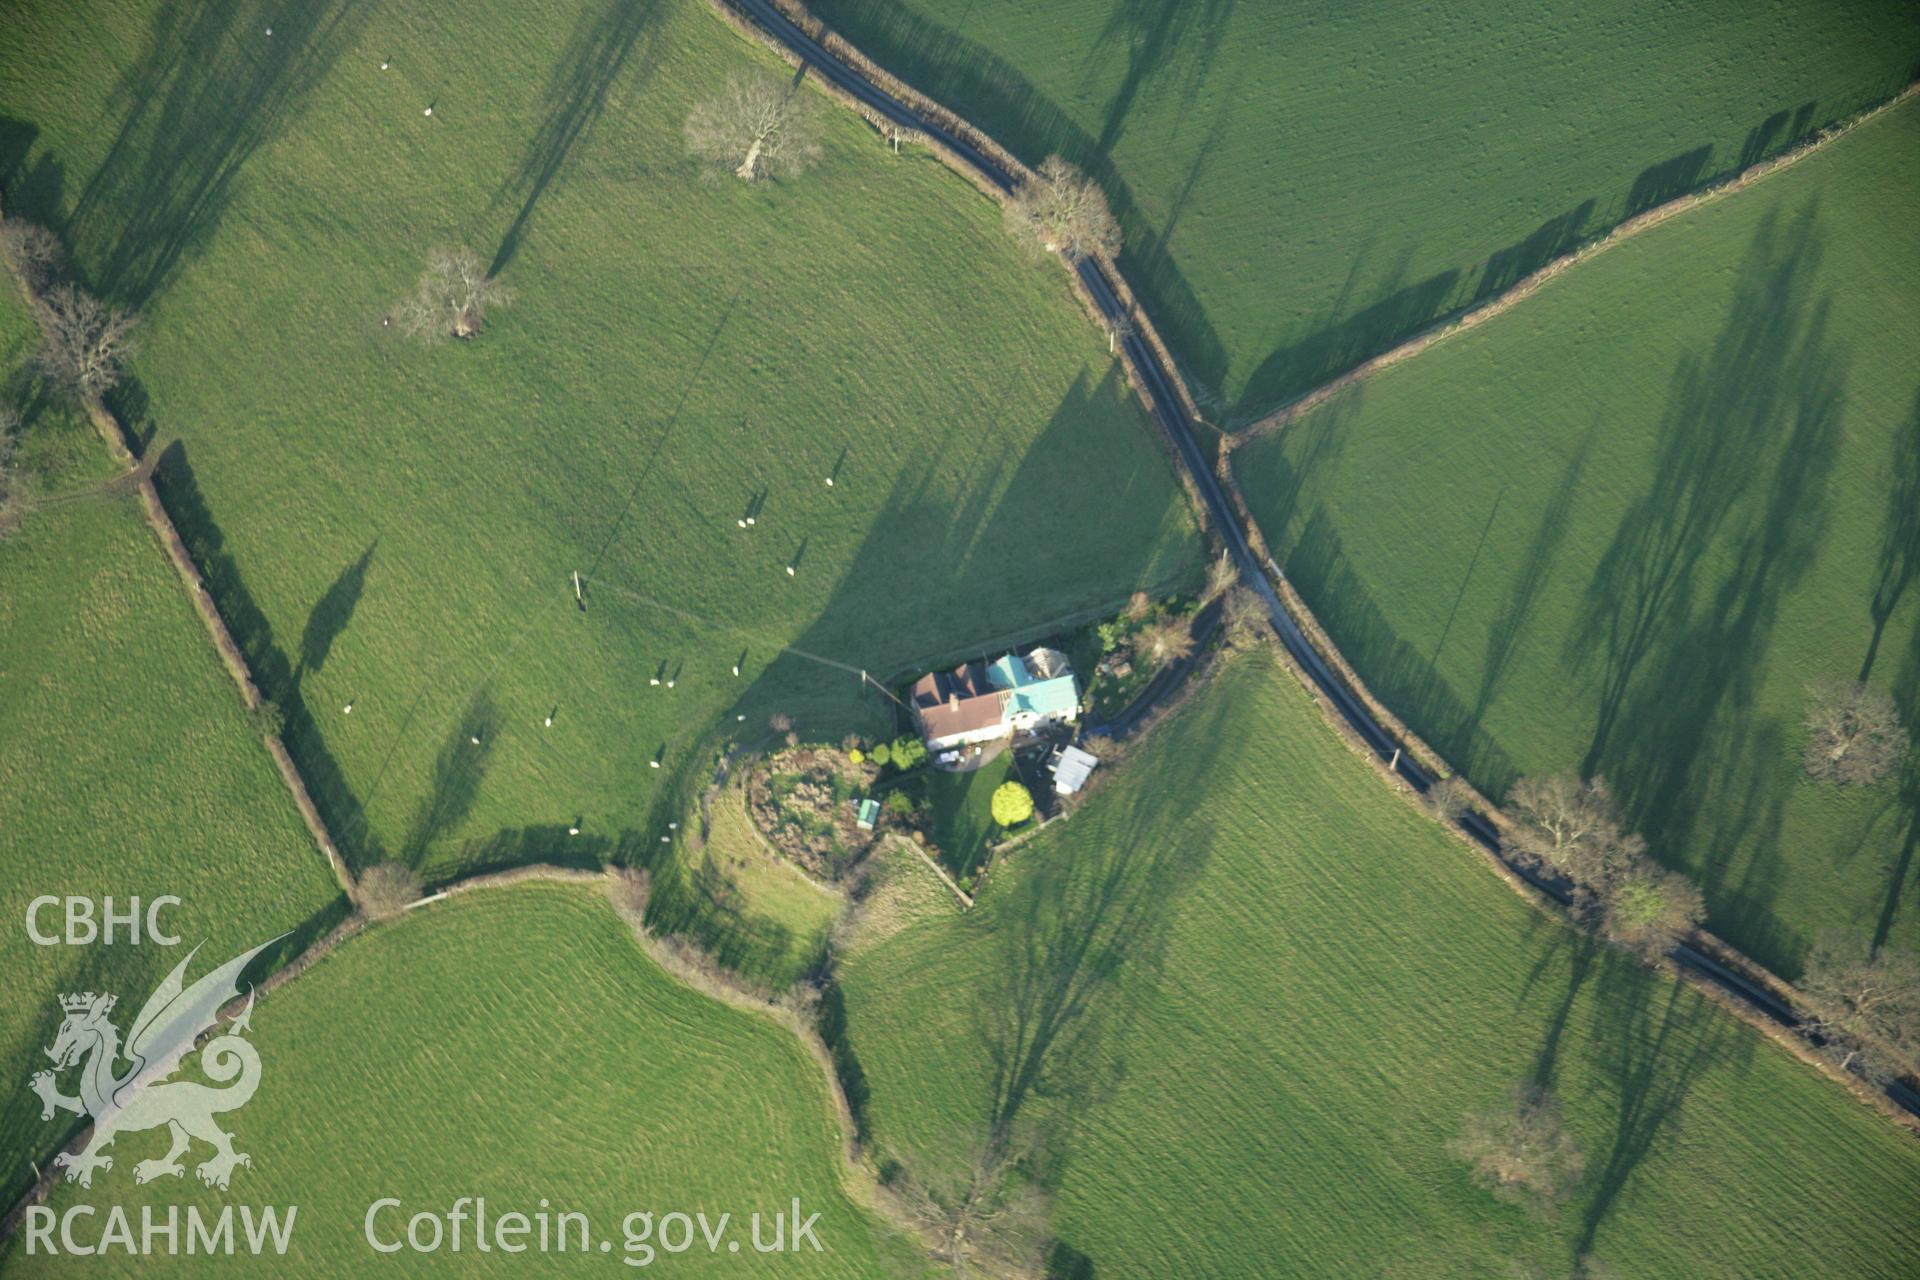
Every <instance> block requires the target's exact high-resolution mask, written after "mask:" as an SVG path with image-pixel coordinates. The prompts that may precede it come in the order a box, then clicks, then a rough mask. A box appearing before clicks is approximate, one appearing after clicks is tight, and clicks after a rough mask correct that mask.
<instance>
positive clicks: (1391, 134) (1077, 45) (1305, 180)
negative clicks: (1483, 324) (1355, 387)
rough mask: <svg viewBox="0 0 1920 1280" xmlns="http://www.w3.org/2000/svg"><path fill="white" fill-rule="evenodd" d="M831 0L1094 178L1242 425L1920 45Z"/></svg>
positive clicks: (1104, 5)
mask: <svg viewBox="0 0 1920 1280" xmlns="http://www.w3.org/2000/svg"><path fill="white" fill-rule="evenodd" d="M812 7H813V8H814V10H815V11H816V12H817V13H819V14H820V15H821V16H822V17H823V18H825V19H826V20H827V21H828V22H829V23H830V24H832V25H834V26H836V27H837V28H839V29H840V30H841V31H843V32H845V33H846V35H847V36H848V37H849V38H850V39H851V40H852V41H853V42H854V43H855V44H856V45H858V46H860V47H861V48H862V49H863V50H864V51H866V52H867V53H868V54H870V55H872V56H873V57H874V58H875V59H877V60H878V61H879V62H880V63H881V64H882V65H884V66H886V67H887V68H888V69H889V70H892V71H895V72H897V73H899V74H900V75H901V76H903V77H904V78H905V79H906V80H908V81H909V82H910V83H912V84H913V85H914V86H915V87H916V88H919V89H921V90H924V91H926V92H928V93H930V94H931V95H933V96H934V97H935V98H937V99H939V100H940V101H942V102H943V103H945V104H946V105H948V106H950V107H952V108H954V109H955V110H957V111H958V112H959V113H960V114H961V115H963V116H965V117H967V118H968V119H970V120H972V121H973V122H974V123H976V124H978V125H980V126H981V127H982V128H984V129H985V130H986V131H987V132H988V133H989V134H991V135H992V136H993V137H995V138H996V139H998V140H999V141H1000V142H1002V143H1004V144H1006V145H1007V146H1008V147H1010V148H1011V149H1012V150H1013V151H1014V152H1015V153H1016V154H1017V155H1019V156H1020V157H1021V158H1022V159H1023V160H1026V161H1028V162H1037V161H1038V160H1040V159H1041V158H1043V157H1044V156H1046V155H1047V154H1048V153H1050V152H1059V153H1062V154H1064V155H1066V156H1067V157H1069V158H1070V159H1073V160H1075V161H1077V162H1079V163H1080V164H1082V165H1083V166H1085V167H1086V168H1087V169H1088V170H1089V171H1090V172H1092V173H1094V174H1095V175H1096V176H1098V177H1099V178H1100V180H1101V182H1102V184H1103V185H1104V186H1105V188H1106V190H1107V192H1108V195H1109V198H1110V199H1111V201H1112V203H1113V205H1114V208H1115V211H1116V212H1117V213H1118V214H1119V215H1120V218H1121V222H1122V225H1123V227H1124V230H1125V232H1126V236H1127V244H1128V248H1127V250H1126V252H1125V254H1124V255H1123V258H1122V263H1121V265H1122V267H1123V269H1124V270H1125V272H1126V275H1127V279H1128V280H1129V281H1130V282H1131V283H1132V285H1133V287H1134V290H1135V291H1136V292H1137V293H1138V294H1139V295H1140V297H1141V298H1142V300H1143V301H1144V302H1145V304H1146V307H1147V310H1148V312H1149V313H1150V314H1151V315H1152V316H1153V319H1154V322H1155V324H1156V325H1157V326H1158V327H1159V328H1160V329H1161V332H1162V333H1163V335H1164V336H1165V337H1166V339H1167V341H1168V342H1169V343H1170V344H1171V345H1172V347H1173V349H1174V351H1175V353H1176V354H1177V356H1178V357H1179V359H1180V362H1181V364H1182V366H1183V369H1184V371H1185V372H1186V374H1187V375H1188V378H1189V380H1190V381H1191V382H1194V383H1196V384H1198V386H1199V387H1200V388H1204V389H1205V392H1206V393H1207V394H1208V396H1209V397H1210V399H1211V403H1210V405H1209V416H1211V417H1215V418H1217V419H1219V420H1221V421H1222V422H1228V423H1239V422H1243V421H1245V420H1247V419H1249V418H1251V417H1255V416H1258V415H1259V414H1261V413H1263V412H1265V411H1266V410H1268V409H1271V408H1272V407H1274V405H1275V404H1276V403H1277V402H1279V401H1281V400H1283V399H1286V398H1288V397H1291V396H1295V395H1298V394H1300V393H1301V392H1303V391H1306V390H1308V389H1309V388H1311V387H1314V386H1317V385H1319V384H1320V383H1322V382H1325V381H1326V380H1327V379H1329V378H1330V377H1332V376H1334V375H1336V374H1339V373H1341V372H1343V371H1344V370H1346V369H1347V368H1349V367H1350V366H1352V365H1354V364H1356V363H1358V362H1359V361H1360V360H1362V359H1364V358H1366V357H1367V356H1369V355H1371V354H1373V353H1374V352H1377V351H1379V350H1382V349H1383V348H1385V347H1387V346H1390V345H1391V344H1392V343H1393V341H1394V340H1395V339H1396V338H1399V337H1402V336H1404V335H1405V334H1407V333H1408V332H1410V331H1412V330H1414V329H1417V328H1419V327H1421V326H1422V325H1424V324H1426V323H1428V322H1429V321H1431V320H1432V319H1433V318H1435V317H1436V316H1438V315H1441V314H1443V313H1445V312H1447V311H1449V310H1451V309H1453V308H1456V307H1459V306H1461V305H1463V304H1467V303H1470V302H1472V301H1473V300H1475V299H1477V298H1480V297H1484V296H1486V295H1487V294H1490V293H1494V292H1497V291H1499V290H1500V289H1503V288H1505V287H1506V286H1507V285H1508V284H1510V283H1512V281H1513V280H1515V279H1517V278H1518V277H1519V276H1521V275H1523V274H1525V273H1526V272H1527V271H1530V270H1532V269H1533V268H1534V267H1537V266H1539V265H1540V264H1541V263H1542V262H1544V261H1546V260H1547V259H1548V258H1549V257H1551V256H1553V255H1554V254H1556V253H1559V252H1564V251H1565V249H1567V248H1568V247H1570V246H1571V245H1572V244H1574V243H1577V242H1578V241H1579V240H1580V239H1582V238H1584V237H1587V236H1592V235H1594V234H1597V233H1598V232H1600V231H1603V230H1604V229H1605V228H1607V227H1608V226H1610V225H1612V224H1613V223H1615V222H1617V221H1618V220H1619V219H1620V218H1622V217H1623V216H1626V215H1629V214H1632V213H1635V212H1637V211H1639V210H1640V209H1641V208H1644V207H1646V206H1647V205H1649V204H1652V203H1656V202H1658V201H1659V200H1661V199H1665V198H1667V197H1670V196H1672V195H1674V194H1677V193H1678V192H1679V191H1682V190H1685V189H1686V188H1688V187H1690V186H1692V185H1695V184H1697V183H1699V182H1701V181H1703V180H1705V179H1707V178H1709V177H1712V176H1714V175H1716V174H1720V173H1723V172H1726V171H1729V170H1732V169H1735V168H1737V167H1739V166H1740V165H1742V164H1744V163H1748V162H1750V161H1751V160H1752V159H1754V158H1756V157H1757V156H1760V155H1763V154H1766V153H1768V152H1770V151H1773V150H1777V149H1779V148H1780V147H1782V146H1784V145H1786V144H1788V143H1789V142H1790V141H1792V140H1793V138H1795V137H1796V136H1798V135H1799V134H1802V133H1804V132H1806V131H1807V130H1808V129H1811V128H1817V127H1818V126H1819V125H1821V124H1823V123H1825V122H1828V121H1831V120H1834V119H1837V118H1840V117H1843V116H1845V115H1847V114H1848V113H1850V112H1852V111H1854V110H1857V109H1858V108H1860V107H1861V106H1863V105H1865V104H1867V103H1869V102H1872V101H1875V100H1878V99H1881V98H1884V97H1887V96H1889V95H1890V94H1892V93H1893V92H1895V91H1896V90H1898V89H1899V88H1900V87H1902V86H1903V85H1905V84H1906V83H1907V82H1908V81H1909V80H1910V79H1912V78H1913V77H1914V75H1915V73H1916V68H1917V67H1920V9H1916V8H1915V7H1914V6H1912V5H1910V4H1905V3H1902V2H1901V0H1773V2H1772V3H1766V4H1752V3H1747V2H1745V0H1709V2H1708V3H1701V4H1689V5H1679V6H1676V5H1670V4H1664V3H1660V2H1659V0H1628V2H1627V3H1616V4H1607V5H1586V6H1560V7H1559V8H1558V9H1557V10H1556V11H1554V12H1552V13H1547V12H1522V11H1520V10H1517V9H1515V7H1514V6H1512V5H1509V4H1502V3H1490V2H1488V0H1476V2H1474V3H1467V4H1458V3H1454V4H1446V3H1439V2H1438V0H1410V2H1407V3H1399V4H1392V5H1332V6H1328V5H1306V4H1300V3H1293V2H1287V0H972V2H971V3H966V4H957V5H956V4H950V3H941V2H940V0H815V3H814V4H813V6H812Z"/></svg>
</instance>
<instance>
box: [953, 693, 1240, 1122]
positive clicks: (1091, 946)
mask: <svg viewBox="0 0 1920 1280" xmlns="http://www.w3.org/2000/svg"><path fill="white" fill-rule="evenodd" d="M1216 714H1218V712H1217V711H1216ZM1195 740H1196V741H1204V742H1208V743H1217V742H1218V739H1217V738H1213V737H1209V736H1207V735H1204V734H1203V735H1196V737H1195ZM1224 749H1225V746H1224V744H1220V745H1219V746H1218V747H1217V748H1215V749H1208V750H1198V751H1192V752H1189V753H1187V754H1186V755H1185V756H1183V757H1181V758H1179V759H1178V760H1177V761H1163V762H1162V763H1163V765H1166V766H1168V767H1169V769H1170V776H1169V777H1168V778H1167V779H1166V785H1165V786H1164V787H1163V788H1162V789H1161V790H1159V791H1157V792H1156V793H1155V796H1154V797H1153V798H1152V799H1149V798H1147V797H1139V796H1136V797H1133V799H1132V802H1131V811H1130V812H1128V813H1127V814H1126V815H1125V816H1124V817H1123V818H1121V819H1120V820H1118V821H1117V822H1115V823H1114V829H1115V830H1116V831H1117V832H1119V833H1121V834H1120V836H1119V838H1118V839H1117V840H1116V841H1115V842H1114V843H1113V845H1112V846H1111V847H1109V848H1107V849H1104V850H1102V851H1101V854H1100V856H1098V857H1081V858H1077V859H1070V858H1067V857H1066V856H1064V854H1063V853H1062V851H1060V850H1058V849H1050V850H1047V851H1044V852H1042V853H1041V854H1039V855H1038V856H1037V858H1036V859H1034V860H1032V861H1031V863H1030V867H1029V870H1028V871H1027V872H1026V873H1025V878H1024V879H1023V880H1022V881H1021V882H1020V883H1019V885H1018V887H1017V889H1016V891H1015V892H1014V893H1013V894H1011V895H1009V896H1008V897H1007V898H1004V899H1001V900H999V901H997V902H995V903H994V904H993V906H992V908H991V915H990V917H988V923H989V925H990V927H991V929H992V932H993V935H994V940H995V944H996V946H997V949H998V956H997V961H996V964H995V966H994V969H993V971H992V976H991V977H990V978H989V979H988V980H987V981H986V982H984V983H983V984H982V985H981V986H980V988H979V989H978V990H977V991H976V995H975V1000H974V1010H973V1022H974V1028H975V1035H976V1037H977V1039H978V1041H979V1043H980V1047H981V1050H982V1052H983V1053H984V1055H985V1057H986V1060H987V1062H988V1064H989V1065H990V1067H991V1084H990V1091H989V1102H988V1107H987V1115H986V1122H987V1132H988V1135H989V1136H990V1138H991V1139H992V1140H994V1141H1006V1140H1008V1139H1010V1138H1011V1137H1013V1135H1014V1134H1015V1133H1016V1131H1022V1130H1026V1131H1030V1130H1032V1129H1033V1128H1035V1127H1036V1124H1035V1122H1033V1121H1032V1120H1031V1118H1030V1117H1028V1115H1027V1114H1026V1113H1027V1109H1028V1106H1029V1104H1030V1103H1031V1102H1032V1101H1033V1100H1035V1099H1036V1098H1044V1099H1047V1100H1048V1101H1049V1102H1050V1103H1051V1105H1050V1106H1049V1107H1048V1109H1047V1110H1048V1115H1047V1117H1046V1121H1045V1127H1046V1128H1047V1130H1048V1131H1049V1132H1050V1136H1051V1138H1052V1141H1053V1142H1054V1143H1058V1141H1059V1140H1060V1139H1061V1137H1062V1136H1063V1135H1064V1131H1065V1127H1066V1126H1067V1125H1068V1124H1070V1123H1071V1121H1072V1118H1073V1117H1075V1116H1079V1115H1083V1114H1085V1112H1086V1110H1087V1109H1088V1108H1089V1107H1090V1106H1092V1105H1094V1104H1095V1103H1096V1102H1098V1101H1099V1099H1100V1098H1102V1097H1104V1096H1105V1095H1106V1094H1107V1092H1108V1091H1110V1090H1111V1088H1112V1087H1113V1086H1114V1085H1116V1084H1117V1083H1118V1082H1119V1081H1120V1079H1122V1078H1123V1076H1124V1074H1125V1063H1124V1062H1123V1061H1121V1060H1120V1059H1119V1058H1118V1057H1117V1056H1115V1053H1114V1051H1112V1049H1111V1046H1112V1045H1114V1044H1117V1043H1119V1042H1121V1041H1123V1040H1124V1038H1125V1035H1124V1028H1125V1025H1126V1023H1127V1022H1128V1020H1129V1019H1130V1018H1131V1016H1132V1014H1133V1011H1134V1008H1135V1003H1134V1001H1133V1000H1131V999H1129V998H1128V996H1127V993H1126V992H1124V991H1122V990H1119V989H1117V983H1118V980H1119V979H1120V978H1121V976H1122V974H1123V973H1124V974H1125V975H1126V980H1127V984H1128V986H1129V987H1131V988H1133V989H1134V990H1135V991H1140V990H1146V989H1148V988H1150V987H1151V985H1152V983H1153V980H1154V976H1155V975H1156V974H1157V972H1158V971H1159V968H1160V966H1161V964H1162V962H1163V958H1164V950H1165V946H1166V941H1167V935H1168V932H1169V930H1170V929H1171V926H1172V923H1173V920H1174V916H1175V914H1176V907H1177V905H1178V902H1179V900H1180V898H1181V896H1182V895H1183V894H1184V892H1185V891H1186V890H1187V889H1188V888H1189V887H1190V886H1192V885H1193V884H1194V883H1195V881H1196V880H1197V879H1198V877H1199V876H1200V874H1201V872H1202V871H1203V870H1204V868H1205V866H1206V863H1207V860H1208V858H1209V857H1210V856H1211V854H1212V846H1213V832H1212V829H1211V827H1210V826H1208V825H1206V824H1204V822H1198V821H1195V820H1194V819H1193V818H1192V817H1191V815H1190V814H1189V813H1187V812H1184V811H1174V812H1170V811H1169V808H1168V806H1166V805H1165V804H1163V803H1159V802H1158V800H1159V797H1161V796H1165V795H1192V794H1197V793H1198V790H1199V789H1200V787H1201V785H1202V784H1203V782H1204V779H1205V776H1206V774H1207V772H1208V770H1209V768H1210V767H1211V766H1212V764H1213V763H1214V761H1215V759H1216V758H1217V755H1218V752H1219V751H1220V750H1224ZM1118 802H1119V801H1118V799H1117V798H1116V799H1115V800H1113V801H1110V802H1109V803H1118Z"/></svg>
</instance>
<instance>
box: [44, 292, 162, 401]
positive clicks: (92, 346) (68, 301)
mask: <svg viewBox="0 0 1920 1280" xmlns="http://www.w3.org/2000/svg"><path fill="white" fill-rule="evenodd" d="M34 318H35V319H36V320H38V321H39V322H40V350H39V353H38V354H37V355H36V356H35V360H36V361H37V363H38V364H39V366H40V369H41V371H42V372H43V373H45V374H46V375H47V377H48V378H50V379H52V380H53V381H54V382H55V383H58V384H59V385H60V386H62V387H65V388H67V389H68V390H70V391H72V392H74V393H76V394H78V395H80V396H83V397H91V396H98V395H105V394H106V393H107V392H108V391H111V390H112V389H113V388H114V386H115V385H116V384H117V383H118V382H119V381H120V379H121V377H122V376H123V375H124V374H125V373H126V369H127V361H128V360H129V359H130V358H131V357H132V356H133V352H134V333H135V330H136V328H137V327H138V322H137V321H136V320H135V319H134V317H133V315H132V314H131V313H130V312H127V311H124V310H122V309H121V308H119V307H110V306H108V305H107V304H105V303H104V302H101V301H100V300H99V299H98V298H96V297H94V296H93V295H92V294H90V293H88V292H87V291H86V290H84V289H81V288H78V287H76V286H74V285H70V284H63V285H56V286H55V287H54V288H52V289H50V290H48V291H47V292H46V293H44V294H42V295H41V297H40V301H39V302H38V304H36V306H35V307H34Z"/></svg>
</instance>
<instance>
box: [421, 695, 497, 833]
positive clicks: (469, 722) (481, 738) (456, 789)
mask: <svg viewBox="0 0 1920 1280" xmlns="http://www.w3.org/2000/svg"><path fill="white" fill-rule="evenodd" d="M499 729H500V711H499V708H497V707H496V706H494V702H493V697H492V695H491V694H489V693H488V692H487V690H486V689H484V688H483V689H480V690H477V691H476V692H475V693H474V695H473V696H472V697H471V698H470V699H468V701H467V705H466V708H465V709H464V710H463V711H462V712H461V713H460V718H459V719H458V720H457V721H456V722H455V723H454V726H453V728H452V729H450V730H449V731H448V732H447V736H446V738H445V740H444V741H443V742H442V743H441V744H440V751H439V753H438V754H437V755H435V756H434V758H433V780H432V782H431V783H429V784H428V789H427V794H426V795H424V796H422V797H421V799H420V803H419V806H418V807H417V808H416V809H415V810H414V815H413V821H412V823H411V824H410V825H409V826H408V828H407V837H406V839H405V840H404V841H402V842H401V845H400V860H401V861H403V862H405V863H406V864H407V865H408V866H410V867H414V868H416V869H417V868H419V867H421V866H422V865H423V864H425V862H426V861H427V857H428V854H429V852H430V850H431V848H432V846H433V844H434V842H435V841H436V840H438V839H439V838H440V837H441V836H443V835H445V834H446V833H447V832H449V831H454V830H457V829H458V828H459V826H460V824H461V823H463V822H465V821H466V820H467V815H468V814H470V813H472V812H473V802H474V801H475V800H476V799H478V798H479V795H480V784H481V783H482V782H484V781H485V780H486V776H487V764H488V762H489V761H490V760H491V759H492V757H493V750H494V745H495V743H494V739H495V736H496V735H497V734H498V732H499Z"/></svg>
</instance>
